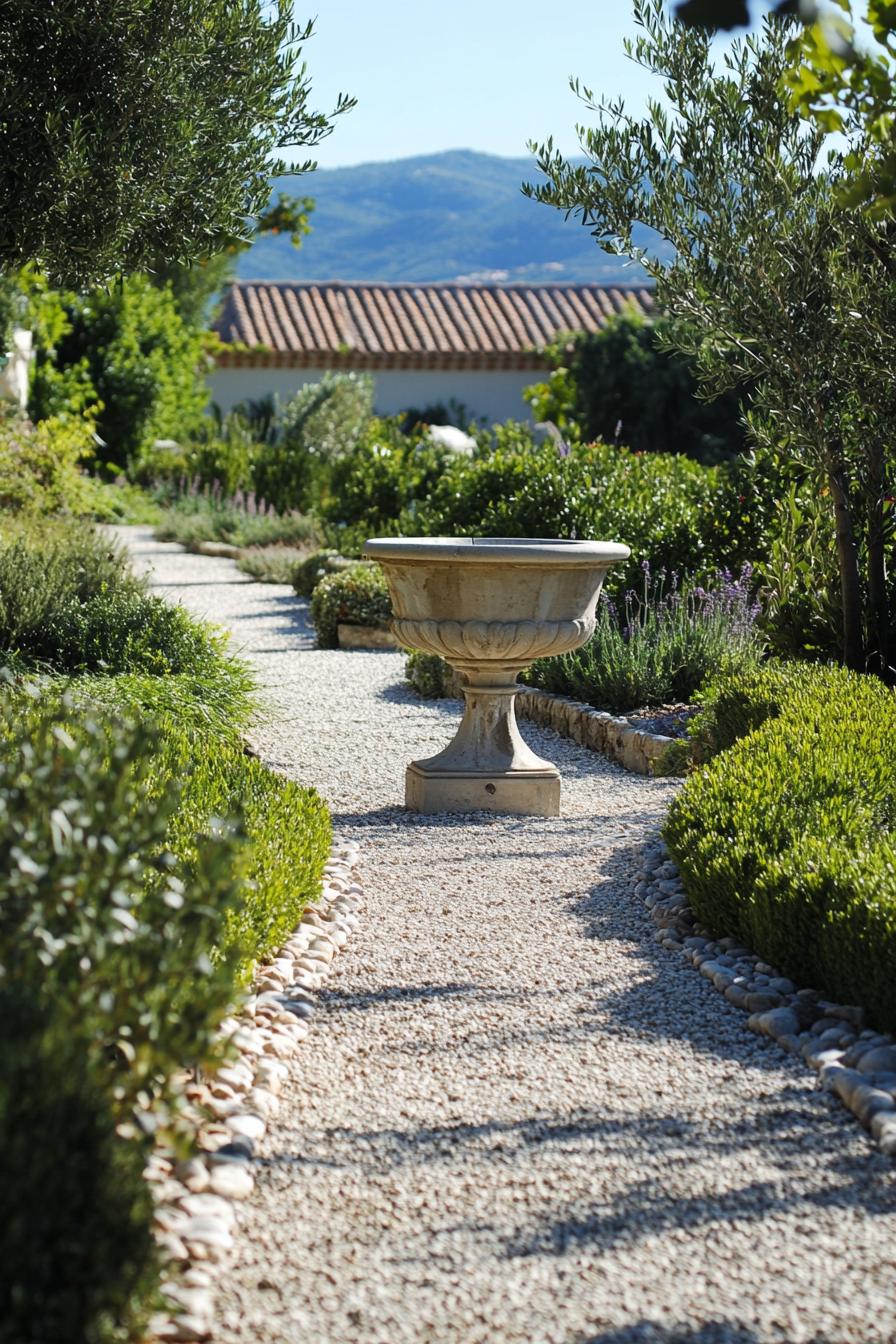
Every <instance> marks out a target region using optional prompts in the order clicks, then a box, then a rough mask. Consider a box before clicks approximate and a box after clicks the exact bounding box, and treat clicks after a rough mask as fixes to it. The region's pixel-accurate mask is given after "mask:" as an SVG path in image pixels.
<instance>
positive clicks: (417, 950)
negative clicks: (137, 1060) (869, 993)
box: [122, 529, 896, 1344]
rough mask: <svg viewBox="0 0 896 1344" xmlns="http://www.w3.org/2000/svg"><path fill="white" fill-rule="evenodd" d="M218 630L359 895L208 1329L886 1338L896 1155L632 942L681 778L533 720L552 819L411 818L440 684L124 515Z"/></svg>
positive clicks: (260, 1340) (309, 1336)
mask: <svg viewBox="0 0 896 1344" xmlns="http://www.w3.org/2000/svg"><path fill="white" fill-rule="evenodd" d="M122 534H123V535H126V536H127V539H128V542H129V544H130V545H131V546H132V548H133V551H134V555H135V557H136V561H137V563H138V565H139V566H141V567H143V568H146V569H151V570H152V571H153V572H154V580H153V581H154V583H155V584H156V585H157V586H158V589H159V591H162V592H165V593H167V594H169V595H171V596H172V597H175V598H176V599H177V600H179V601H181V602H183V603H185V605H187V606H188V607H189V608H190V610H192V611H194V612H197V613H198V614H200V615H204V616H209V617H211V618H212V619H214V620H216V621H218V622H220V623H221V624H223V625H225V626H227V627H229V628H230V629H231V630H232V631H233V632H234V637H235V641H236V645H237V647H238V648H239V649H241V650H242V652H243V653H244V654H245V656H246V657H247V658H249V659H251V661H252V662H253V663H254V665H255V667H256V668H257V670H258V674H259V677H260V680H261V682H262V684H263V685H264V686H265V687H266V688H268V690H269V693H270V696H271V704H272V709H271V712H270V716H269V718H268V721H267V722H265V723H264V724H263V725H262V726H260V727H259V728H258V729H257V731H256V732H255V733H254V744H255V746H256V747H257V749H258V750H259V752H260V753H261V755H262V756H263V757H264V759H265V760H267V761H268V762H269V763H270V764H271V765H273V766H275V767H277V768H278V769H281V770H284V771H286V772H287V773H289V774H291V775H294V776H296V777H297V778H299V779H301V780H303V781H305V782H309V783H314V784H316V785H317V786H318V788H319V789H320V790H321V792H322V793H323V794H324V795H325V796H326V798H327V799H328V801H329V802H330V804H331V806H332V808H333V812H334V818H335V822H336V825H337V827H338V828H339V829H340V831H341V832H342V833H343V834H345V835H346V836H350V837H353V838H356V839H358V840H360V842H361V844H362V881H363V884H364V886H365V889H366V891H367V893H368V910H367V914H366V916H365V919H364V922H363V923H362V926H361V928H360V929H359V930H358V933H357V934H356V936H355V937H354V939H353V940H352V942H351V944H350V946H349V948H348V950H347V953H346V955H345V956H343V957H341V958H340V959H339V960H338V962H337V969H336V971H335V974H334V975H333V977H332V979H331V980H330V981H329V985H328V988H327V989H326V990H325V992H324V994H323V996H322V999H323V1001H322V1010H321V1012H320V1014H319V1017H318V1025H317V1030H316V1033H315V1034H314V1036H313V1038H312V1043H311V1044H310V1046H309V1048H308V1049H307V1051H306V1052H305V1054H304V1055H303V1056H301V1057H300V1059H301V1062H300V1064H299V1065H298V1066H297V1069H296V1076H295V1077H294V1079H293V1080H292V1082H291V1084H290V1088H291V1090H290V1092H289V1093H288V1094H287V1095H288V1099H287V1102H286V1104H285V1105H284V1106H283V1107H282V1109H281V1111H280V1113H279V1115H278V1119H277V1122H276V1125H275V1127H274V1129H273V1130H272V1132H271V1133H270V1134H269V1136H268V1138H267V1140H266V1143H265V1146H264V1148H263V1150H262V1157H263V1161H264V1166H263V1170H262V1172H261V1173H260V1178H259V1185H258V1189H257V1191H256V1194H255V1196H254V1198H253V1202H252V1204H251V1206H250V1208H249V1209H248V1214H247V1220H246V1222H245V1225H244V1231H243V1234H242V1235H243V1238H244V1242H243V1245H242V1251H241V1257H240V1263H239V1264H238V1265H237V1267H236V1268H235V1269H234V1271H233V1272H232V1274H231V1277H230V1280H229V1282H228V1283H227V1284H226V1286H225V1289H224V1291H223V1297H224V1303H225V1308H226V1310H225V1314H224V1316H223V1318H222V1329H221V1330H220V1332H219V1334H218V1336H217V1338H218V1340H219V1341H220V1344H238V1342H239V1344H247V1342H248V1341H252V1342H253V1344H485V1342H486V1341H488V1342H489V1344H635V1342H636V1341H637V1342H638V1344H642V1342H653V1341H659V1342H661V1344H672V1342H673V1341H674V1342H675V1344H685V1342H687V1344H766V1342H767V1341H768V1342H771V1341H775V1342H778V1341H780V1342H781V1344H803V1342H808V1341H811V1342H812V1344H846V1341H856V1344H887V1342H888V1341H890V1342H891V1341H894V1340H896V1290H894V1269H896V1175H894V1165H893V1163H892V1161H891V1160H890V1159H887V1158H884V1157H882V1156H881V1155H880V1154H878V1153H876V1152H875V1150H874V1149H873V1148H872V1145H871V1144H870V1141H869V1140H868V1139H867V1137H866V1136H865V1135H864V1134H863V1132H862V1131H861V1130H860V1129H859V1128H858V1126H857V1125H856V1124H855V1121H854V1120H852V1119H851V1118H850V1117H849V1116H848V1115H847V1114H846V1112H844V1111H843V1110H841V1108H840V1106H839V1103H837V1102H836V1101H834V1100H833V1099H832V1098H831V1097H829V1096H828V1095H826V1094H822V1093H819V1092H816V1091H813V1090H812V1089H813V1075H812V1074H811V1073H810V1072H809V1071H808V1070H806V1069H804V1068H803V1067H801V1066H800V1065H798V1064H797V1062H796V1061H794V1060H792V1059H790V1058H788V1057H787V1056H785V1055H783V1054H782V1053H781V1052H780V1051H779V1050H778V1049H777V1047H775V1046H774V1045H773V1044H772V1043H770V1042H768V1041H766V1040H763V1039H761V1038H757V1037H754V1036H752V1035H751V1034H750V1033H748V1032H747V1031H746V1030H745V1027H744V1018H743V1015H742V1014H740V1013H738V1012H737V1011H736V1010H735V1009H733V1008H731V1007H730V1006H729V1005H728V1004H727V1003H726V1002H725V1001H724V1000H723V999H722V998H721V997H720V996H719V995H718V994H716V992H715V991H714V990H713V989H712V988H711V987H710V986H709V985H708V984H707V983H706V981H705V980H704V979H703V978H702V977H700V976H699V975H698V974H696V972H695V971H693V970H692V969H691V968H690V967H689V966H687V965H686V964H685V963H684V962H683V961H682V960H681V959H680V958H679V957H677V956H674V955H672V954H669V953H667V952H665V951H664V950H663V949H662V948H660V947H658V946H657V944H656V943H654V942H653V941H652V933H653V927H652V925H651V923H650V920H649V918H648V915H647V913H646V911H645V910H644V909H643V908H642V907H641V906H640V904H639V903H638V901H637V900H636V899H635V898H634V896H633V894H632V886H633V881H634V868H635V862H634V856H635V855H636V854H637V852H638V851H639V848H640V846H641V845H642V844H643V842H644V840H645V838H646V837H647V836H648V835H649V834H650V833H651V832H652V831H653V830H654V828H655V826H656V824H657V823H658V822H659V821H660V819H661V817H662V814H663V811H664V808H665V806H666V804H667V803H668V801H669V799H670V798H671V796H672V793H673V791H674V787H675V785H674V784H673V783H672V782H670V781H661V780H647V779H643V778H640V777H638V776H633V775H628V774H625V773H624V772H623V771H622V770H620V769H619V768H617V767H616V766H613V765H610V764H609V763H607V762H605V761H603V759H602V758H600V757H597V756H594V755H592V754H591V753H589V752H586V751H584V750H583V749H581V748H579V747H577V746H575V745H574V744H572V743H569V742H567V741H565V740H563V739H561V738H558V737H557V736H556V735H555V734H553V733H551V732H548V731H544V730H538V729H535V728H534V727H533V726H532V725H531V724H525V725H524V727H523V731H524V733H525V734H526V736H527V738H529V739H530V740H531V741H532V743H533V746H534V747H535V749H536V750H537V751H539V752H540V753H542V754H544V755H546V756H547V757H549V758H550V759H552V760H554V761H556V762H557V764H558V765H559V766H560V769H561V772H562V774H563V779H564V785H563V787H564V803H563V807H564V816H563V817H562V818H561V819H559V820H546V819H519V818H492V817H487V816H485V815H483V814H478V815H475V816H472V817H466V818H463V819H458V818H440V817H416V816H411V815H408V814H406V813H405V812H404V811H403V809H402V808H401V806H400V802H401V790H402V779H403V769H404V764H405V762H406V761H407V760H408V759H409V758H410V757H411V756H419V755H427V754H430V753H431V752H433V751H434V750H436V749H438V748H439V747H440V746H442V745H443V744H444V742H445V741H446V740H447V736H448V732H449V726H450V723H451V722H452V720H453V719H454V717H455V711H454V709H453V707H446V705H445V704H444V703H443V704H435V705H432V704H421V703H420V702H418V701H416V700H415V699H414V698H412V697H411V695H410V694H409V693H408V692H407V691H406V690H405V689H404V688H403V687H402V684H401V666H402V660H401V657H400V656H399V655H397V654H393V653H388V652H372V653H341V652H321V651H317V650H315V649H314V647H313V637H312V635H311V634H310V632H309V629H308V625H307V622H306V611H307V609H306V605H305V604H304V603H302V602H300V601H299V600H298V599H296V598H295V597H294V595H293V594H292V593H291V591H290V590H289V589H287V588H283V587H272V586H266V585H257V584H250V583H248V582H246V581H244V579H243V576H242V575H240V574H239V572H238V571H237V570H236V568H235V566H234V565H233V564H232V563H231V562H229V561H223V560H211V559H207V558H204V557H197V556H191V555H187V554H185V553H183V552H182V551H181V550H180V549H179V548H178V547H175V546H171V545H162V544H160V543H157V542H154V541H153V540H152V538H151V535H150V533H149V531H148V530H147V529H123V530H122Z"/></svg>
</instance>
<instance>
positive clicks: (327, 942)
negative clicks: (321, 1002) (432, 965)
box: [145, 842, 363, 1341]
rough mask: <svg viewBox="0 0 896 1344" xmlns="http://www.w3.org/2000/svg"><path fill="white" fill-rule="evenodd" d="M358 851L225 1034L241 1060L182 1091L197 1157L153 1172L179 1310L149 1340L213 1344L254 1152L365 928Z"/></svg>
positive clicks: (165, 1159) (331, 872)
mask: <svg viewBox="0 0 896 1344" xmlns="http://www.w3.org/2000/svg"><path fill="white" fill-rule="evenodd" d="M357 853H358V847H357V845H356V844H355V843H354V842H344V843H343V844H341V845H339V846H338V847H336V848H335V849H334V851H333V853H332V855H331V858H330V861H329V863H328V864H327V867H326V869H325V870H324V879H323V892H322V895H321V897H320V899H319V900H318V901H317V902H316V904H314V905H309V906H308V907H307V908H306V910H305V912H304V913H303V915H302V921H301V923H300V925H299V927H298V928H297V929H296V930H295V932H294V933H293V935H292V937H291V938H290V939H289V940H288V941H287V942H286V944H285V945H284V947H283V948H282V950H281V951H280V953H279V954H278V955H277V956H276V957H275V958H274V960H273V961H272V962H271V963H270V964H269V965H266V966H263V967H262V968H261V969H260V970H259V971H258V974H257V975H256V977H255V979H254V981H253V983H252V987H251V990H250V992H249V996H248V998H247V999H246V1000H245V1001H244V1002H243V1003H242V1004H241V1005H240V1007H239V1010H238V1014H237V1015H235V1016H233V1017H231V1018H228V1019H227V1020H226V1021H225V1022H223V1023H222V1025H221V1034H222V1037H223V1038H224V1039H226V1040H227V1041H229V1043H230V1046H231V1051H232V1055H233V1057H232V1058H231V1060H229V1061H228V1063H227V1065H226V1066H225V1067H224V1068H221V1069H219V1070H218V1072H217V1073H216V1074H215V1075H214V1076H212V1077H208V1078H203V1079H200V1080H195V1079H191V1080H190V1081H189V1082H187V1084H186V1086H185V1088H184V1092H185V1095H186V1096H187V1097H188V1098H189V1101H190V1103H191V1106H192V1108H193V1110H192V1115H191V1116H190V1118H191V1119H193V1120H195V1123H196V1144H195V1152H194V1154H193V1156H191V1157H189V1158H187V1159H185V1160H182V1161H176V1160H175V1158H174V1156H173V1155H172V1154H170V1153H166V1152H164V1151H160V1152H157V1153H156V1154H154V1155H153V1156H152V1157H151V1158H150V1161H149V1164H148V1166H147V1169H146V1173H145V1174H146V1177H147V1179H148V1180H149V1181H150V1182H151V1185H152V1190H153V1195H154V1198H155V1204H156V1207H155V1214H154V1217H155V1231H156V1240H157V1241H158V1244H159V1246H160V1248H161V1251H162V1253H163V1256H164V1257H165V1259H166V1260H167V1262H168V1264H167V1267H166V1273H165V1277H164V1281H163V1291H164V1293H165V1296H166V1298H167V1299H168V1300H169V1301H170V1302H171V1303H172V1304H173V1309H172V1310H171V1311H169V1312H163V1313H160V1314H159V1315H157V1316H156V1317H155V1318H154V1319H153V1321H152V1324H151V1329H150V1338H151V1339H153V1340H158V1341H162V1340H164V1341H188V1340H194V1341H195V1340H207V1339H210V1338H211V1337H212V1333H213V1327H214V1320H215V1286H216V1283H217V1281H218V1280H219V1278H220V1276H221V1275H222V1274H223V1273H224V1272H225V1271H226V1268H227V1265H228V1263H229V1260H230V1257H231V1253H232V1251H233V1248H234V1241H233V1233H234V1229H235V1228H236V1227H237V1226H238V1225H239V1221H240V1202H241V1201H242V1200H245V1199H247V1198H248V1197H249V1196H250V1195H251V1193H252V1190H253V1188H254V1185H255V1176H254V1173H253V1162H252V1158H253V1153H254V1148H255V1144H256V1143H257V1142H258V1141H259V1140H260V1139H261V1138H262V1137H263V1135H264V1133H265V1130H266V1128H267V1126H268V1124H269V1122H270V1120H271V1117H272V1116H273V1114H274V1112H275V1111H276V1109H277V1106H278V1094H279V1093H280V1090H281V1088H282V1087H283V1084H284V1082H285V1081H286V1079H287V1077H288V1076H289V1069H288V1066H287V1063H286V1061H287V1060H289V1059H290V1058H291V1057H292V1056H293V1055H294V1054H295V1053H296V1052H297V1050H298V1049H299V1046H300V1045H301V1043H302V1041H304V1039H305V1037H306V1036H307V1035H308V1032H309V1030H310V1026H311V1018H312V1017H313V1015H314V1011H315V1001H314V997H313V995H314V991H315V990H318V989H320V988H321V986H322V985H323V983H324V981H325V980H326V978H327V976H328V975H329V971H330V966H331V963H332V962H333V960H334V958H335V957H336V956H337V955H338V953H339V952H340V951H341V950H342V948H343V947H344V946H345V944H346V943H347V942H348V940H349V937H350V936H351V933H352V931H353V930H354V928H355V927H356V926H357V924H358V922H359V914H358V911H359V909H360V907H361V904H362V899H363V892H362V890H361V888H360V886H358V884H357V883H356V882H355V881H354V879H353V868H354V866H355V864H356V862H357Z"/></svg>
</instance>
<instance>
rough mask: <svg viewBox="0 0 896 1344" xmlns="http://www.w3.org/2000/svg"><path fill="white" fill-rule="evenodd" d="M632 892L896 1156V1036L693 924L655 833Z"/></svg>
mask: <svg viewBox="0 0 896 1344" xmlns="http://www.w3.org/2000/svg"><path fill="white" fill-rule="evenodd" d="M635 895H636V896H638V897H641V898H642V899H643V900H644V903H645V904H646V905H647V907H648V909H649V910H650V913H651V915H652V917H653V920H654V922H655V923H656V924H657V925H659V928H658V929H657V932H656V934H655V935H654V937H655V938H656V941H657V942H659V943H661V944H662V946H663V947H665V948H668V949H669V950H670V951H677V952H680V953H681V954H682V955H683V956H684V957H686V958H687V960H688V961H690V963H691V965H692V966H694V967H696V968H697V969H698V970H699V971H700V974H701V975H703V976H705V978H706V979H707V980H709V981H710V982H711V983H712V984H713V985H714V986H715V987H716V989H717V990H718V991H719V992H720V993H722V994H724V995H725V998H726V999H727V1000H728V1002H729V1003H731V1004H733V1005H734V1007H735V1008H740V1009H741V1010H742V1011H743V1012H745V1013H748V1014H749V1016H748V1017H747V1022H746V1025H747V1026H748V1027H749V1028H750V1030H751V1031H755V1032H758V1033H759V1034H760V1035H763V1036H770V1037H771V1038H772V1040H774V1041H777V1043H778V1045H780V1046H782V1047H783V1049H785V1050H787V1051H789V1052H790V1053H791V1054H794V1055H800V1056H801V1057H802V1058H803V1059H804V1060H805V1061H806V1063H807V1064H808V1065H809V1067H810V1068H812V1069H815V1070H816V1071H817V1073H818V1084H819V1086H820V1087H822V1088H824V1090H825V1091H827V1092H833V1093H835V1094H836V1096H838V1097H839V1098H840V1100H841V1101H842V1102H843V1104H844V1106H846V1107H847V1109H848V1110H850V1111H851V1112H852V1114H853V1115H854V1116H855V1117H856V1119H857V1120H858V1121H859V1122H860V1123H861V1124H862V1125H863V1126H864V1127H865V1129H867V1130H868V1131H869V1132H870V1134H871V1136H872V1138H873V1139H874V1140H875V1142H876V1143H877V1145H878V1147H879V1148H880V1150H881V1151H882V1152H883V1153H885V1154H886V1155H887V1156H888V1157H896V1039H894V1037H893V1036H890V1035H888V1034H886V1033H885V1032H878V1031H873V1030H871V1029H870V1028H866V1027H865V1026H864V1021H865V1014H864V1010H863V1009H862V1008H860V1007H858V1006H856V1005H845V1004H839V1003H832V1002H830V1001H829V1000H828V999H825V998H824V997H823V996H822V995H821V993H820V992H819V991H818V990H815V989H797V987H796V985H795V984H794V983H793V981H792V980H790V979H788V978H787V977H786V976H783V975H779V974H778V973H777V972H776V971H775V969H774V967H772V966H769V965H767V964H766V963H765V962H763V961H762V960H761V959H760V958H759V957H757V956H755V955H754V954H753V953H752V952H749V951H748V950H747V949H746V948H745V947H741V946H740V945H739V944H738V942H737V940H736V939H734V938H718V939H714V938H713V937H712V936H711V935H710V934H709V933H708V932H707V931H706V930H705V929H703V928H701V927H700V925H699V924H698V923H697V920H696V918H695V916H694V912H693V911H692V910H691V908H690V906H689V905H688V902H687V896H686V895H685V891H684V887H683V885H682V882H681V878H680V876H679V873H678V869H677V867H676V865H675V864H674V863H673V861H672V860H671V858H670V857H669V853H668V850H667V849H666V846H665V844H664V843H663V841H662V840H661V839H659V838H657V840H656V841H655V842H654V843H653V844H650V845H648V846H647V848H646V849H645V851H644V858H643V864H642V868H641V873H640V880H639V882H638V884H637V886H636V887H635Z"/></svg>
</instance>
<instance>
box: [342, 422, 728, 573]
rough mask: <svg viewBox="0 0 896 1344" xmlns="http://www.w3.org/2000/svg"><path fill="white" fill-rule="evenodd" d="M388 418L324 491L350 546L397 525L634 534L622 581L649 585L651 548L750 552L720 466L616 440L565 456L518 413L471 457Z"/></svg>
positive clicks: (680, 552) (671, 562)
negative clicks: (407, 434) (535, 435)
mask: <svg viewBox="0 0 896 1344" xmlns="http://www.w3.org/2000/svg"><path fill="white" fill-rule="evenodd" d="M377 427H378V429H379V430H380V435H379V438H374V437H371V438H370V439H369V440H365V442H364V443H362V444H361V445H359V446H358V447H357V448H356V449H355V450H354V451H353V452H352V453H350V454H347V455H346V456H345V457H344V458H342V459H340V460H339V461H338V462H336V463H335V464H334V465H333V468H332V473H331V479H330V481H329V484H328V487H327V489H326V490H325V492H324V494H323V496H322V498H321V501H320V505H319V512H320V516H321V522H322V527H323V531H324V534H325V536H326V538H327V540H328V541H329V542H330V544H331V545H334V546H338V547H339V549H340V550H342V551H343V552H344V553H349V554H357V553H358V552H359V551H360V548H361V546H362V545H363V542H364V540H365V539H366V538H368V537H371V536H378V535H393V534H400V535H401V534H403V535H407V536H413V535H420V536H486V537H487V536H506V537H570V536H576V537H580V538H588V537H591V538H597V539H602V540H610V541H622V542H625V543H627V544H628V545H629V546H630V547H631V548H632V561H631V563H630V565H629V566H628V567H624V568H620V569H617V570H614V571H613V574H612V576H611V577H612V580H613V583H612V586H613V587H614V588H618V587H621V586H624V585H625V584H628V585H629V586H635V585H637V583H638V582H639V580H640V569H639V565H640V562H641V560H642V559H644V558H645V557H648V558H649V559H650V562H651V564H652V565H654V567H655V568H659V567H660V566H663V565H664V566H666V568H667V569H670V570H671V569H679V570H688V571H691V572H697V571H700V572H703V571H707V572H708V571H710V570H712V569H713V568H715V567H716V566H717V565H730V564H732V563H734V562H736V561H738V560H739V559H741V558H743V557H742V555H741V550H742V544H741V537H740V534H741V532H742V530H743V527H744V521H743V517H742V515H741V513H740V511H739V506H737V507H735V506H733V504H732V488H731V485H730V483H729V481H728V478H727V476H726V474H725V473H724V472H723V471H722V470H721V469H719V468H715V467H705V466H701V465H700V464H699V463H697V462H694V461H691V460H690V459H688V458H685V457H679V456H673V455H669V454H662V453H644V454H639V453H633V452H630V451H629V450H628V449H626V448H620V447H616V446H614V445H612V444H589V445H577V446H574V447H573V448H572V449H571V451H570V452H569V454H568V456H566V457H561V456H560V454H559V453H558V452H557V449H556V447H555V446H554V444H552V443H546V444H544V445H536V444H535V443H534V442H533V440H532V437H531V431H530V430H528V429H527V428H526V427H525V426H522V427H518V426H513V425H509V426H503V427H501V428H502V433H501V435H500V436H499V446H497V447H495V448H486V449H479V450H477V453H476V454H475V455H474V456H472V457H466V456H464V455H462V454H456V453H455V454H449V453H446V452H445V450H444V449H436V448H433V447H431V446H427V445H426V444H416V443H414V442H413V441H409V440H407V439H405V438H404V437H403V436H401V435H396V434H394V433H392V432H391V431H390V432H388V433H387V432H385V431H386V430H389V425H388V424H385V425H384V424H383V423H382V422H377ZM503 445H506V446H503Z"/></svg>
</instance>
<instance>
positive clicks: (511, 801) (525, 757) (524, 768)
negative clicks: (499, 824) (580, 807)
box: [405, 669, 560, 817]
mask: <svg viewBox="0 0 896 1344" xmlns="http://www.w3.org/2000/svg"><path fill="white" fill-rule="evenodd" d="M465 680H466V683H467V684H466V685H465V686H464V687H463V694H464V699H465V701H466V709H465V712H464V717H463V719H462V721H461V725H460V727H459V728H458V730H457V733H456V734H455V737H454V740H453V741H452V742H450V743H449V745H448V746H447V747H446V748H445V750H444V751H440V752H439V754H438V755H437V756H430V757H429V758H428V759H427V760H423V761H412V762H411V764H410V765H409V766H408V768H407V771H406V772H405V803H406V805H407V806H408V807H409V808H411V809H413V811H415V812H474V811H485V812H516V813H518V814H521V815H523V816H530V817H559V815H560V772H559V771H558V770H557V768H556V766H553V765H551V763H550V761H543V760H541V759H540V758H539V757H538V756H536V755H535V753H534V751H532V750H531V749H530V748H529V747H528V746H527V745H526V743H525V742H524V741H523V739H522V737H521V736H520V732H519V729H518V727H517V723H516V715H515V713H514V708H513V702H514V698H515V696H516V693H517V690H518V689H519V688H518V686H517V684H516V672H513V671H512V672H507V673H504V674H503V675H502V674H501V673H500V672H499V671H495V670H492V669H490V670H489V671H488V672H487V673H485V674H482V673H476V672H467V673H466V677H465Z"/></svg>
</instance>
